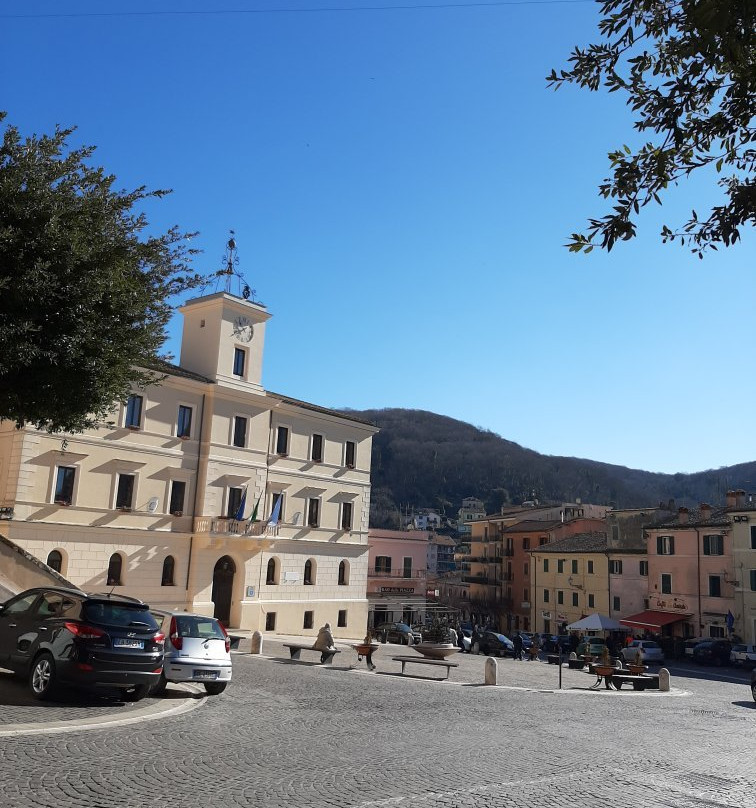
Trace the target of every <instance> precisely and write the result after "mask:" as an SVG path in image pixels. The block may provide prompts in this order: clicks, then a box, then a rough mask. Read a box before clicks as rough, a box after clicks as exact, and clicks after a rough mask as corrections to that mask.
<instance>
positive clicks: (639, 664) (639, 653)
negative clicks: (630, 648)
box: [627, 646, 646, 676]
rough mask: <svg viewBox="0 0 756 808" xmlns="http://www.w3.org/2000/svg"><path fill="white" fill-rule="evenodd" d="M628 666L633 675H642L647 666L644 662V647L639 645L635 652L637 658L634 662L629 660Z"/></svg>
mask: <svg viewBox="0 0 756 808" xmlns="http://www.w3.org/2000/svg"><path fill="white" fill-rule="evenodd" d="M627 667H628V669H629V670H630V673H632V674H633V676H640V675H641V674H642V673H644V672H645V671H646V666H645V665H644V664H643V649H642V648H641V647H640V646H638V649H637V650H636V652H635V659H633V661H632V662H629V663H628V665H627Z"/></svg>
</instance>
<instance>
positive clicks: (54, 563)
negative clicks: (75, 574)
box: [47, 550, 63, 572]
mask: <svg viewBox="0 0 756 808" xmlns="http://www.w3.org/2000/svg"><path fill="white" fill-rule="evenodd" d="M47 566H48V567H50V569H51V570H55V572H62V571H63V554H62V553H61V552H60V550H53V551H52V552H51V553H50V555H48V556H47Z"/></svg>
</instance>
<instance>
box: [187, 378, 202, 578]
mask: <svg viewBox="0 0 756 808" xmlns="http://www.w3.org/2000/svg"><path fill="white" fill-rule="evenodd" d="M205 398H206V394H205V393H203V394H202V405H201V406H200V419H199V422H200V432H199V436H198V441H197V468H196V470H195V475H194V505H193V506H192V532H191V535H190V536H189V561H188V562H187V565H186V587H185V588H186V591H187V593H188V592H189V576H190V575H191V572H192V548H193V546H194V520H195V519H196V518H197V506H198V503H199V490H200V465H201V457H202V436H203V434H204V432H205ZM203 487H204V482H203Z"/></svg>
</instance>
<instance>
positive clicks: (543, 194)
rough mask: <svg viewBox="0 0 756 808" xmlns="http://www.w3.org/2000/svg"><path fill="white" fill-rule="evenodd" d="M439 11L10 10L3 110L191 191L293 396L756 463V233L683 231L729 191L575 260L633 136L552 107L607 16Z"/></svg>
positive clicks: (306, 4)
mask: <svg viewBox="0 0 756 808" xmlns="http://www.w3.org/2000/svg"><path fill="white" fill-rule="evenodd" d="M422 5H423V3H422V0H420V1H419V2H410V3H401V2H396V1H394V2H392V0H367V2H362V0H327V1H326V2H320V1H319V0H264V1H263V0H228V3H227V4H226V3H223V2H222V0H217V2H210V0H205V2H199V1H198V0H182V2H178V0H174V2H172V3H168V2H166V1H165V0H155V2H149V3H148V2H137V1H136V0H135V1H133V2H128V3H127V2H118V1H117V0H114V1H113V2H108V3H107V4H105V3H102V2H97V3H95V2H89V3H87V2H77V0H71V1H70V2H66V3H65V4H61V3H60V2H52V1H49V2H48V1H46V0H45V1H43V0H40V2H35V3H33V4H32V3H21V2H18V1H17V0H6V2H5V3H3V4H2V8H0V29H1V30H2V32H3V34H2V48H0V88H1V89H2V92H1V93H0V108H3V109H5V110H7V112H8V121H9V122H10V123H13V124H15V125H17V126H18V127H19V128H20V129H21V131H22V132H23V133H26V134H28V133H31V132H45V131H50V130H52V128H53V127H54V126H55V124H61V125H64V126H68V125H76V126H78V127H79V129H78V132H77V133H76V142H79V143H87V144H92V145H95V146H97V152H96V155H95V160H96V161H97V162H98V163H100V164H102V165H104V166H105V167H106V168H107V169H108V170H109V171H111V172H113V173H114V174H116V175H117V177H118V185H119V186H121V187H124V188H131V187H135V186H137V185H142V184H145V185H147V186H148V187H151V188H172V189H173V191H174V192H173V194H172V195H170V196H169V197H167V198H165V199H163V200H161V201H160V202H156V203H155V204H151V205H150V207H149V209H148V211H147V212H148V216H149V218H150V222H151V225H152V227H153V228H154V229H155V230H164V229H167V228H168V227H169V226H170V225H172V224H177V225H179V226H180V227H181V228H182V229H184V230H187V231H192V230H197V231H199V233H200V235H199V236H198V237H197V238H196V239H195V240H194V244H195V246H198V247H199V248H201V249H202V250H204V253H203V255H201V256H200V257H199V258H198V259H197V263H196V266H197V268H198V269H201V270H207V271H210V270H214V269H218V268H220V266H221V259H222V255H223V251H224V245H225V242H226V240H227V238H228V231H229V229H230V228H233V229H234V230H235V231H236V238H237V242H238V247H239V256H240V264H239V269H240V271H241V272H242V273H243V274H244V275H245V277H246V278H247V280H248V281H249V283H250V285H251V286H252V287H253V288H254V289H255V290H256V292H257V298H258V299H259V300H260V301H261V302H263V303H264V304H265V305H266V306H267V307H268V309H269V310H270V311H271V313H272V314H273V320H271V322H270V323H269V325H268V329H267V338H266V360H265V370H264V379H263V381H264V384H265V386H266V387H267V388H268V389H270V390H274V391H276V392H281V393H285V394H287V395H290V396H293V397H296V398H301V399H305V400H307V401H312V402H316V403H318V404H322V405H324V406H332V407H352V408H356V409H365V408H379V407H409V408H416V409H426V410H431V411H433V412H437V413H440V414H443V415H449V416H451V417H453V418H459V419H461V420H463V421H467V422H469V423H472V424H475V425H477V426H481V427H485V428H486V429H490V430H492V431H493V432H496V433H498V434H500V435H501V436H502V437H505V438H507V439H509V440H513V441H516V442H517V443H520V444H522V445H524V446H527V447H529V448H531V449H535V450H536V451H539V452H541V453H544V454H558V455H571V456H576V457H585V458H590V459H594V460H600V461H605V462H609V463H617V464H621V465H626V466H630V467H634V468H641V469H646V470H650V471H665V472H678V471H682V472H692V471H699V470H703V469H707V468H716V467H719V466H724V465H731V464H734V463H739V462H746V461H751V460H756V430H754V429H753V428H752V427H753V401H754V399H755V398H756V373H754V371H753V369H752V364H751V363H752V357H753V355H754V336H755V334H756V328H755V327H754V317H753V310H754V291H756V289H755V287H756V272H755V270H756V239H754V237H753V234H752V233H751V234H749V235H747V236H746V238H745V240H744V243H743V244H742V245H740V246H738V247H736V248H734V249H729V250H725V251H720V252H719V253H713V254H712V255H711V256H710V257H707V258H706V259H705V260H704V261H700V260H699V259H698V258H696V257H695V256H693V255H692V254H691V253H690V252H688V251H687V249H684V248H680V247H678V246H674V245H673V246H664V245H662V244H661V242H660V240H659V237H658V232H659V230H660V228H661V224H662V223H667V224H669V225H670V226H674V225H677V224H681V223H683V222H684V221H685V220H686V218H687V214H688V212H689V210H690V208H691V207H695V208H696V209H697V210H698V211H699V213H700V212H701V211H704V210H707V209H708V208H707V206H709V205H711V204H712V203H717V202H719V201H720V198H719V190H718V189H715V188H714V187H713V186H712V185H708V184H706V183H705V182H703V181H693V182H689V183H686V184H685V185H681V186H680V187H679V188H677V189H674V190H673V193H671V194H670V195H669V196H668V197H667V198H666V200H665V205H664V208H663V209H655V210H653V211H649V213H648V214H647V215H644V216H643V217H642V218H641V236H640V237H639V238H638V239H636V240H635V241H634V242H631V243H629V244H622V245H620V246H619V247H617V248H615V250H614V251H613V252H612V253H611V254H609V255H606V254H604V253H600V252H596V251H594V252H593V253H592V254H591V255H589V256H575V255H572V254H570V253H568V251H567V250H566V249H565V248H564V247H563V246H562V245H563V244H564V243H565V241H566V239H567V237H568V236H569V234H570V233H572V232H575V231H579V230H582V229H583V228H584V223H585V220H586V218H587V217H588V216H598V215H603V214H604V213H605V208H604V207H603V205H602V203H601V200H599V199H598V195H597V191H596V188H597V185H598V183H599V182H600V181H601V180H602V179H603V178H604V177H605V176H606V174H607V162H606V157H605V155H606V153H607V151H609V150H610V149H613V148H615V147H616V146H618V145H621V144H623V143H632V142H633V140H632V138H633V135H632V133H631V129H630V124H631V118H630V116H629V113H628V112H627V110H626V108H625V106H624V100H623V99H622V98H621V97H620V96H619V95H618V94H617V95H612V96H608V95H606V94H604V93H600V94H591V93H587V92H586V91H580V90H577V89H574V88H564V89H562V90H559V91H558V92H554V91H553V90H549V89H547V88H546V82H545V78H544V77H545V76H546V75H547V73H548V72H549V71H550V69H551V68H552V67H560V66H562V65H563V64H564V63H565V62H566V59H567V56H568V55H569V52H570V50H571V48H572V47H573V46H574V45H576V44H586V43H588V42H590V41H593V40H595V39H596V33H595V31H596V29H595V23H596V19H597V16H596V7H595V5H594V4H593V3H591V2H580V1H578V2H550V3H546V2H543V3H539V2H530V3H512V4H491V5H486V4H485V3H480V4H477V5H476V4H475V3H474V2H465V0H458V2H457V3H455V4H454V5H453V6H452V7H438V6H439V5H441V3H440V2H437V3H435V4H433V7H426V8H422V7H421V6H422ZM427 5H430V3H428V4H427ZM359 6H363V7H365V6H369V7H371V8H370V9H363V10H354V9H356V7H359ZM387 6H393V8H386V7H387ZM326 7H328V10H324V9H326ZM379 7H383V8H379ZM219 9H220V10H225V11H227V12H228V13H218V10H219ZM265 9H267V11H266V10H265ZM340 9H350V10H340ZM61 10H63V11H62V12H61ZM176 10H181V12H188V11H197V12H203V13H155V12H171V11H174V12H175V11H176ZM208 11H214V13H204V12H208ZM119 12H121V13H119ZM142 12H151V13H142ZM244 12H254V13H244ZM45 15H50V16H45ZM177 317H178V316H177ZM178 332H179V323H178V320H177V322H176V323H175V325H174V327H173V328H172V336H171V338H170V339H169V341H168V344H167V348H168V350H170V351H172V352H173V353H175V354H178V343H177V341H176V334H177V333H178Z"/></svg>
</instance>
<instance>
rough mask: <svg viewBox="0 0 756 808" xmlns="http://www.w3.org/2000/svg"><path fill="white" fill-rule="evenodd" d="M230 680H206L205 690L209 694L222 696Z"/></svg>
mask: <svg viewBox="0 0 756 808" xmlns="http://www.w3.org/2000/svg"><path fill="white" fill-rule="evenodd" d="M227 684H228V682H205V690H206V691H207V695H208V696H220V694H221V693H222V692H223V691H224V690H225V689H226V685H227Z"/></svg>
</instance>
